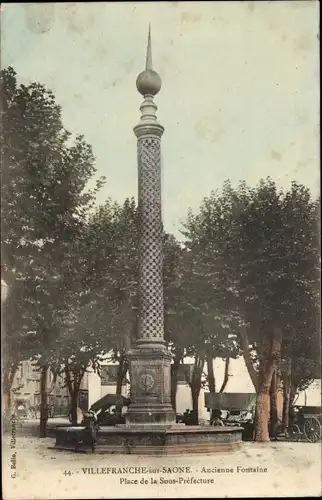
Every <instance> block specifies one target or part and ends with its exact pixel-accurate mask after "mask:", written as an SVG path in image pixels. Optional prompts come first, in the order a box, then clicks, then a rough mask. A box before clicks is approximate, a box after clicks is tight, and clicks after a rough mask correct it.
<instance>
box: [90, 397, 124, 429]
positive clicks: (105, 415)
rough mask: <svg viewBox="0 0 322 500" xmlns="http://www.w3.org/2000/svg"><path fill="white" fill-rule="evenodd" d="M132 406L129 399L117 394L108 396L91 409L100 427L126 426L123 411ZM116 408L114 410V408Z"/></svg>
mask: <svg viewBox="0 0 322 500" xmlns="http://www.w3.org/2000/svg"><path fill="white" fill-rule="evenodd" d="M129 405H130V400H129V398H126V397H124V396H118V395H117V394H106V395H105V396H103V397H102V398H101V399H99V400H98V401H96V402H95V403H94V404H92V406H91V407H90V410H91V411H93V412H94V413H95V415H96V417H97V421H98V424H99V426H100V427H102V426H109V427H110V426H115V425H117V424H125V416H124V415H123V409H124V408H128V407H129ZM112 407H114V408H112Z"/></svg>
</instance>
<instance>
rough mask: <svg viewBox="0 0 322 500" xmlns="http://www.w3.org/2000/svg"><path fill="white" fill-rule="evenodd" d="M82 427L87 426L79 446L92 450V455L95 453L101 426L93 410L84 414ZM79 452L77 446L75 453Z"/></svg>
mask: <svg viewBox="0 0 322 500" xmlns="http://www.w3.org/2000/svg"><path fill="white" fill-rule="evenodd" d="M82 425H84V426H85V429H84V430H83V432H82V439H81V440H80V441H79V442H78V443H77V444H78V445H80V444H82V445H84V446H85V447H86V448H91V449H92V453H94V451H95V444H96V436H97V431H98V429H99V424H98V421H97V417H96V415H95V413H94V412H93V411H92V410H89V411H87V412H85V413H84V418H83V421H82ZM77 450H78V446H77V445H76V449H75V451H77Z"/></svg>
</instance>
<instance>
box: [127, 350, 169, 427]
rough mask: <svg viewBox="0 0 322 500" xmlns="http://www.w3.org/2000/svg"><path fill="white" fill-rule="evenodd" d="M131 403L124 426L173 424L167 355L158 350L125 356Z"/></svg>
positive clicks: (163, 351) (136, 352) (142, 351)
mask: <svg viewBox="0 0 322 500" xmlns="http://www.w3.org/2000/svg"><path fill="white" fill-rule="evenodd" d="M129 358H130V378H131V401H132V403H131V404H130V406H129V409H128V413H127V415H126V426H131V427H133V426H135V425H139V426H142V425H149V426H154V425H156V426H160V425H162V426H164V425H165V426H169V425H173V424H175V422H176V417H175V413H174V410H173V408H172V405H171V402H170V391H171V389H170V387H171V385H170V380H171V379H170V377H171V371H170V370H171V359H172V356H171V354H170V353H169V352H168V351H167V350H166V349H165V348H164V347H162V346H158V347H157V348H156V347H154V346H152V347H150V346H149V347H144V348H140V347H136V348H135V349H133V350H132V351H131V352H130V353H129Z"/></svg>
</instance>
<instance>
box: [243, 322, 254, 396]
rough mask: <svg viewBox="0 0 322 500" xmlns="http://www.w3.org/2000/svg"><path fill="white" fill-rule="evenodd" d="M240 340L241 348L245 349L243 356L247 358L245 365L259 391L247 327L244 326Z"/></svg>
mask: <svg viewBox="0 0 322 500" xmlns="http://www.w3.org/2000/svg"><path fill="white" fill-rule="evenodd" d="M240 341H241V348H242V351H243V357H244V360H245V365H246V368H247V371H248V374H249V376H250V379H251V381H252V382H253V386H254V389H255V391H256V393H257V392H258V374H257V372H256V370H255V368H254V365H253V360H252V358H251V355H250V351H249V340H248V335H247V331H246V328H245V327H243V328H242V329H241V331H240Z"/></svg>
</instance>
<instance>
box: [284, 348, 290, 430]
mask: <svg viewBox="0 0 322 500" xmlns="http://www.w3.org/2000/svg"><path fill="white" fill-rule="evenodd" d="M291 374H292V362H291V359H290V358H287V360H286V362H285V369H284V373H283V427H284V429H285V431H287V428H288V425H289V413H290V397H291Z"/></svg>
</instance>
